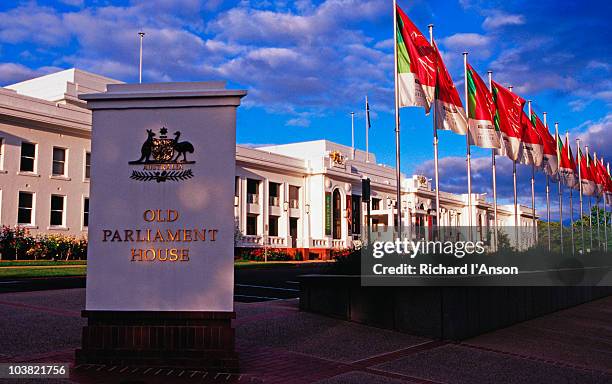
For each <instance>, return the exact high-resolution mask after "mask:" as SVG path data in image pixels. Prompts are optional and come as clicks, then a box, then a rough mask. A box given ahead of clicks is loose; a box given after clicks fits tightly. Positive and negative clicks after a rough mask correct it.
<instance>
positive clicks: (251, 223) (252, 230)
mask: <svg viewBox="0 0 612 384" xmlns="http://www.w3.org/2000/svg"><path fill="white" fill-rule="evenodd" d="M246 234H247V236H256V235H257V215H251V214H249V215H247V233H246Z"/></svg>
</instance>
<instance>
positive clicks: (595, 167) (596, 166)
mask: <svg viewBox="0 0 612 384" xmlns="http://www.w3.org/2000/svg"><path fill="white" fill-rule="evenodd" d="M591 174H592V175H593V178H594V179H595V185H596V186H597V190H596V191H595V195H596V196H601V195H602V194H603V191H604V185H605V183H606V181H605V180H604V175H603V173H602V172H601V168H600V163H599V160H597V153H596V152H593V163H592V164H591Z"/></svg>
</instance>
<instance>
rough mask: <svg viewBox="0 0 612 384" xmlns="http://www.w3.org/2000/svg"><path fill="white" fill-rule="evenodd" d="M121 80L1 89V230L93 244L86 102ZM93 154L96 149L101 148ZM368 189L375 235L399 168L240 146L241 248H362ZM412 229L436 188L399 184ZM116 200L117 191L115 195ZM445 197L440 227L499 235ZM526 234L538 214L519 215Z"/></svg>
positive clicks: (65, 76) (299, 150)
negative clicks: (365, 184) (86, 96)
mask: <svg viewBox="0 0 612 384" xmlns="http://www.w3.org/2000/svg"><path fill="white" fill-rule="evenodd" d="M110 83H119V81H117V80H113V79H109V78H106V77H103V76H99V75H95V74H91V73H87V72H84V71H80V70H77V69H70V70H66V71H62V72H58V73H55V74H51V75H47V76H43V77H40V78H36V79H32V80H29V81H25V82H22V83H18V84H14V85H10V86H7V87H5V88H0V222H1V223H2V225H8V226H15V225H19V226H23V227H27V228H29V229H30V230H31V231H32V232H33V233H63V234H70V235H74V236H86V234H87V222H88V216H89V167H90V163H89V158H90V151H91V149H90V148H91V146H90V138H91V113H90V111H89V110H87V109H86V108H85V107H86V106H85V104H84V103H83V102H82V101H80V100H79V99H78V95H79V94H81V93H92V92H102V91H104V90H105V89H106V85H107V84H110ZM94 150H95V148H94ZM365 178H368V179H370V183H371V203H370V208H371V211H370V217H371V226H372V229H373V230H375V231H376V230H385V229H389V228H391V229H392V228H393V227H394V226H395V224H396V223H395V221H396V218H395V217H396V213H397V211H396V198H397V197H396V184H395V183H396V179H395V170H394V168H391V167H388V166H385V165H382V164H377V163H376V157H375V155H374V154H369V156H368V158H366V153H365V152H363V151H360V150H356V151H353V150H352V149H351V148H350V147H347V146H344V145H341V144H337V143H333V142H329V141H326V140H318V141H310V142H300V143H292V144H285V145H275V146H262V147H257V148H254V147H247V146H241V145H237V146H236V179H235V180H236V182H235V191H234V219H235V227H236V233H235V242H236V246H237V247H239V248H249V247H273V248H289V249H294V250H296V249H299V250H304V251H306V252H307V254H311V255H312V254H314V255H316V256H320V255H323V254H328V253H329V250H330V249H343V248H350V247H353V246H355V245H358V244H359V243H360V242H361V241H362V228H363V224H364V223H365V222H366V210H365V205H364V204H363V203H364V202H363V201H362V198H361V196H362V190H361V188H362V179H365ZM401 191H402V193H401V198H402V204H401V207H402V221H403V223H402V224H403V226H404V227H405V228H421V227H432V226H435V225H436V224H437V223H436V216H437V215H436V209H437V207H436V206H435V191H434V190H433V189H432V187H431V183H430V180H428V179H427V178H425V177H423V176H421V175H413V176H410V177H403V178H402V181H401ZM109 193H112V191H110V190H109ZM467 200H468V199H467V195H457V194H451V193H446V192H440V205H441V206H440V225H441V226H447V227H453V226H454V227H460V226H467V224H468V222H469V216H468V215H470V214H471V215H472V223H473V225H474V226H475V228H476V230H477V231H479V232H480V233H484V231H485V229H488V228H490V227H491V226H492V225H494V223H493V220H494V218H493V217H494V215H493V206H492V203H491V202H488V201H487V200H486V199H485V195H484V194H473V195H472V209H471V210H470V209H469V207H468V203H467ZM518 214H519V222H520V225H521V226H522V227H529V226H532V225H533V224H532V223H533V220H532V216H531V209H529V208H527V207H524V206H520V207H519V210H518ZM514 222H515V221H514V207H513V206H498V225H499V226H511V225H514Z"/></svg>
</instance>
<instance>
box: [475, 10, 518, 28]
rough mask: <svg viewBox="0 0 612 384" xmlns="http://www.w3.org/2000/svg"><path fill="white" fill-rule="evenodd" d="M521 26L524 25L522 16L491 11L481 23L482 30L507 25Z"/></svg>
mask: <svg viewBox="0 0 612 384" xmlns="http://www.w3.org/2000/svg"><path fill="white" fill-rule="evenodd" d="M522 24H525V17H524V16H523V15H517V14H508V13H504V12H499V11H492V12H490V14H489V15H488V16H487V17H486V18H485V20H484V22H483V23H482V27H483V28H484V29H497V28H501V27H505V26H508V25H522Z"/></svg>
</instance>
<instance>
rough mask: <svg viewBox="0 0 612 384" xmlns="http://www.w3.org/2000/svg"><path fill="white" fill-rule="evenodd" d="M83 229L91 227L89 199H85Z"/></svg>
mask: <svg viewBox="0 0 612 384" xmlns="http://www.w3.org/2000/svg"><path fill="white" fill-rule="evenodd" d="M83 227H89V197H85V198H83Z"/></svg>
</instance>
